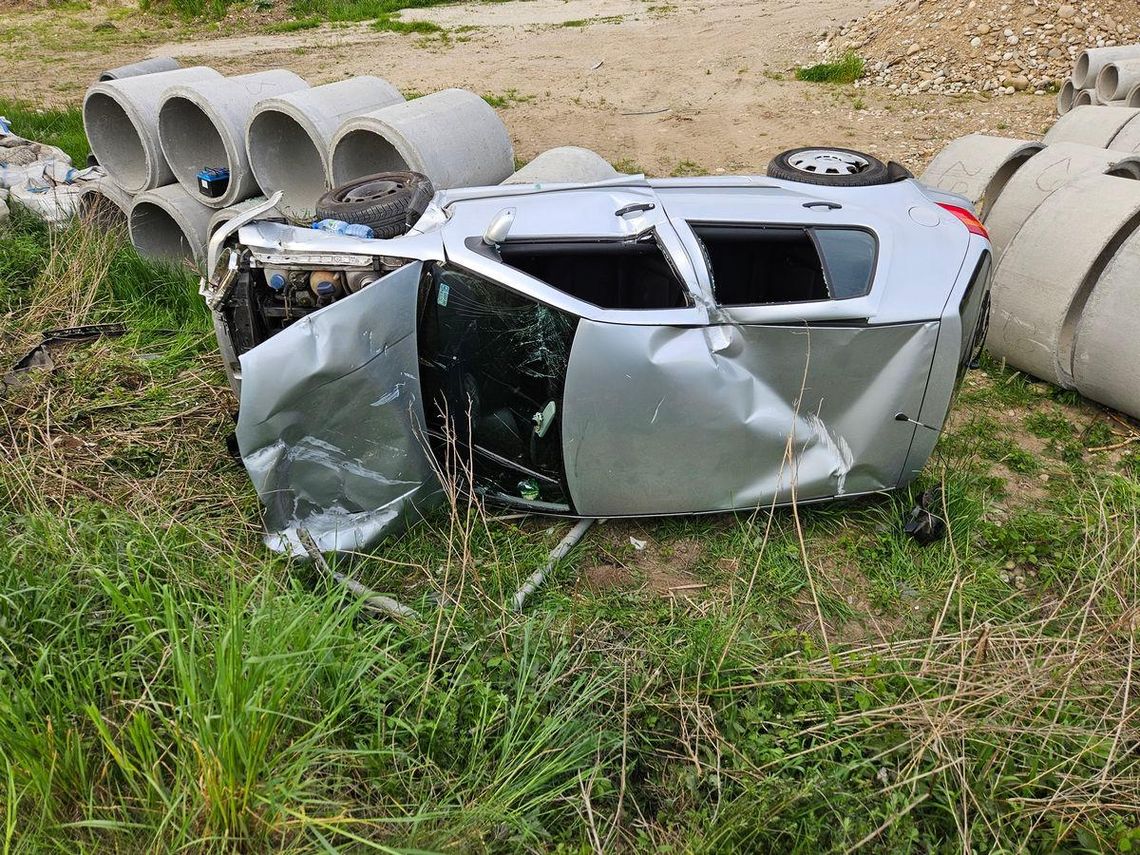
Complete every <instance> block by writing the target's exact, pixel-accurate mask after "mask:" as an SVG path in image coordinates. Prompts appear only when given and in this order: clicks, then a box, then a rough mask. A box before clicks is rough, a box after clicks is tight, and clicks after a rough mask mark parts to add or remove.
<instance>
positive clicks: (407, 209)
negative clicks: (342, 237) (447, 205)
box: [317, 172, 435, 238]
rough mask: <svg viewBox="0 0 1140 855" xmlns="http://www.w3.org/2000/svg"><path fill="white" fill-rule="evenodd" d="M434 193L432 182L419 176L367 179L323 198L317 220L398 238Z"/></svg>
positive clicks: (394, 174)
mask: <svg viewBox="0 0 1140 855" xmlns="http://www.w3.org/2000/svg"><path fill="white" fill-rule="evenodd" d="M434 193H435V191H434V189H433V187H432V184H431V181H430V180H428V178H427V176H425V175H421V174H420V173H418V172H380V173H378V174H376V175H366V176H365V177H363V178H357V179H355V180H353V181H349V182H348V183H347V184H342V185H340V186H339V187H336V188H334V189H332V190H330V191H329V192H328V193H326V194H325V195H324V196H322V197H321V198H320V201H319V202H317V219H321V220H325V219H329V220H344V221H345V222H346V223H360V224H361V225H365V226H370V227H371V228H372V230H373V231H374V232H376V237H378V238H392V237H397V236H398V235H402V234H403V233H404V232H406V231H407V230H408V227H409V226H410V225H411V224H412V223H413V222H415V220H416V219H419V215H420V214H422V213H423V209H424V208H425V207H427V203H428V202H429V201H430V200H431V197H432V196H433V195H434ZM416 207H418V208H419V210H418V211H416V210H415V208H416Z"/></svg>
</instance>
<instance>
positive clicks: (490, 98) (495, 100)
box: [483, 89, 534, 109]
mask: <svg viewBox="0 0 1140 855" xmlns="http://www.w3.org/2000/svg"><path fill="white" fill-rule="evenodd" d="M483 100H484V101H486V102H487V103H488V104H490V105H491V106H492V107H494V108H495V109H506V108H507V107H513V106H514V105H515V104H525V103H527V102H528V101H533V100H534V96H533V95H522V94H520V93H519V91H518V90H517V89H508V90H507V91H506V92H502V93H500V94H498V95H496V94H494V93H492V92H485V93H483Z"/></svg>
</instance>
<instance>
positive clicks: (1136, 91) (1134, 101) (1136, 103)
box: [1124, 83, 1140, 107]
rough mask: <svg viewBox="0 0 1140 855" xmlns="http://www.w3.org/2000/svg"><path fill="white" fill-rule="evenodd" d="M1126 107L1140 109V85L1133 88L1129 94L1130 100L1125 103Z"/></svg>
mask: <svg viewBox="0 0 1140 855" xmlns="http://www.w3.org/2000/svg"><path fill="white" fill-rule="evenodd" d="M1124 106H1125V107H1140V83H1138V84H1137V85H1136V86H1134V87H1132V91H1131V92H1129V93H1128V100H1127V101H1125V102H1124Z"/></svg>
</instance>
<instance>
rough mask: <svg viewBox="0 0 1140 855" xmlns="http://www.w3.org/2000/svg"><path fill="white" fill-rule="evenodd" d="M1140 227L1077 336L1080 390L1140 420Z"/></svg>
mask: <svg viewBox="0 0 1140 855" xmlns="http://www.w3.org/2000/svg"><path fill="white" fill-rule="evenodd" d="M1137 306H1140V229H1136V230H1134V231H1133V232H1132V233H1131V234H1130V235H1129V236H1128V237H1127V238H1125V240H1124V241H1123V243H1122V244H1121V246H1120V248H1119V249H1118V250H1117V251H1116V253H1115V255H1113V256H1112V258H1111V259H1110V260H1109V262H1108V264H1107V265H1106V266H1105V268H1104V272H1102V273H1101V274H1100V278H1099V279H1098V280H1097V283H1096V287H1095V288H1093V289H1092V293H1091V294H1090V295H1089V297H1088V302H1086V303H1085V306H1084V311H1083V312H1081V315H1080V319H1079V320H1078V321H1077V325H1076V333H1075V335H1074V337H1073V382H1074V384H1075V385H1076V388H1077V391H1079V392H1080V393H1081V394H1082V395H1084V396H1085V397H1088V398H1092V399H1093V400H1094V401H1100V402H1101V403H1102V404H1108V406H1110V407H1115V408H1116V409H1118V410H1121V411H1122V412H1125V413H1128V414H1129V415H1131V416H1134V417H1136V418H1140V382H1137V366H1138V365H1140V335H1137V334H1136V311H1137Z"/></svg>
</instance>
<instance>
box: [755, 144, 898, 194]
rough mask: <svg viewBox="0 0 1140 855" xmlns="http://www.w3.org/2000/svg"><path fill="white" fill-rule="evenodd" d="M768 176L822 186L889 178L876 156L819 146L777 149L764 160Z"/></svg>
mask: <svg viewBox="0 0 1140 855" xmlns="http://www.w3.org/2000/svg"><path fill="white" fill-rule="evenodd" d="M768 177H769V178H780V179H783V180H784V181H799V182H802V183H804V184H820V185H823V186H826V187H874V186H876V185H879V184H890V183H891V180H892V176H891V175H890V172H889V170H888V169H887V165H886V164H885V163H883V162H882V161H881V160H879V159H878V158H877V157H872V156H871V155H869V154H864V153H863V152H861V151H855V150H853V149H849V148H823V147H820V146H805V147H804V148H793V149H789V150H788V151H782V152H780V153H779V154H778V155H776V156H775V157H774V158H772V160H771V161H770V162H769V163H768Z"/></svg>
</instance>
